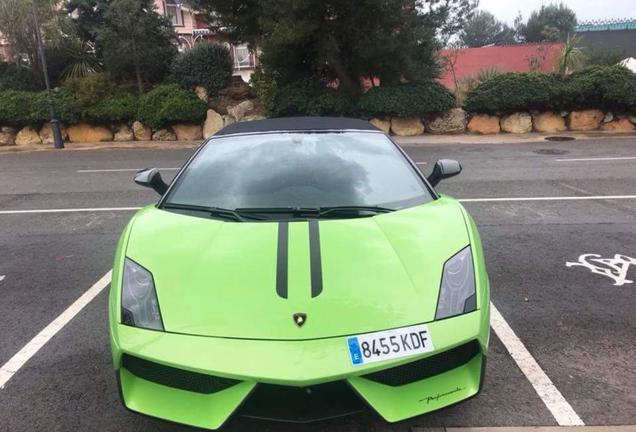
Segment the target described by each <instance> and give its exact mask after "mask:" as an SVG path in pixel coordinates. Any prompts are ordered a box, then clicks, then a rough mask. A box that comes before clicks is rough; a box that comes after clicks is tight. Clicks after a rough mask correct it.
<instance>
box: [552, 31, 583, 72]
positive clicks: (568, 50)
mask: <svg viewBox="0 0 636 432" xmlns="http://www.w3.org/2000/svg"><path fill="white" fill-rule="evenodd" d="M579 42H580V39H579V38H578V37H576V36H574V35H568V37H567V39H566V40H565V43H564V45H563V48H562V49H561V53H560V54H559V61H558V67H559V74H560V75H561V76H566V75H570V74H571V73H572V72H575V71H577V70H579V69H581V67H582V66H583V64H584V63H585V52H584V51H583V49H581V48H580V47H579V46H578V45H579Z"/></svg>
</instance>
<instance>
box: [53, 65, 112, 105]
mask: <svg viewBox="0 0 636 432" xmlns="http://www.w3.org/2000/svg"><path fill="white" fill-rule="evenodd" d="M64 87H65V88H67V89H68V90H69V91H70V92H71V93H73V94H74V95H75V100H76V102H77V105H78V106H80V107H86V106H89V105H93V104H96V103H97V102H99V101H100V100H101V99H103V98H104V97H106V96H107V95H110V94H112V93H113V92H114V91H115V88H116V84H115V82H114V81H113V80H112V79H111V77H110V75H109V74H107V73H94V74H90V75H87V76H84V77H78V78H69V79H67V80H66V81H64Z"/></svg>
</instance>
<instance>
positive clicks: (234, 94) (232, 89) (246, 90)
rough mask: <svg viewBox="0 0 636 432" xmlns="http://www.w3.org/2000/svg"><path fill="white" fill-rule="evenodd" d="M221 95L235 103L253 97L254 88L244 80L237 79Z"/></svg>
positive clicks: (220, 92)
mask: <svg viewBox="0 0 636 432" xmlns="http://www.w3.org/2000/svg"><path fill="white" fill-rule="evenodd" d="M219 95H220V96H225V97H227V98H229V99H233V100H235V101H236V100H243V99H247V98H249V97H250V96H252V88H251V87H250V85H249V84H248V83H246V82H245V81H243V79H242V78H240V77H237V79H234V80H232V83H231V84H230V85H229V86H228V87H226V88H224V89H222V90H221V91H219Z"/></svg>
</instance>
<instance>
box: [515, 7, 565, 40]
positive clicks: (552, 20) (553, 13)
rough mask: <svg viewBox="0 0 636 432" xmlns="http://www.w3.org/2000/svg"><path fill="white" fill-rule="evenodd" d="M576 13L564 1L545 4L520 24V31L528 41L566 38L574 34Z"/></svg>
mask: <svg viewBox="0 0 636 432" xmlns="http://www.w3.org/2000/svg"><path fill="white" fill-rule="evenodd" d="M575 27H576V14H575V13H574V11H573V10H572V9H570V8H569V7H567V6H566V5H564V4H563V3H559V4H558V5H557V4H554V3H551V4H549V5H547V6H546V5H543V6H541V8H540V9H539V10H538V11H534V12H532V14H531V15H530V18H528V22H527V23H526V24H521V25H520V26H519V33H520V34H521V36H522V37H523V39H524V40H525V41H526V42H542V41H550V42H553V41H559V40H561V41H562V40H565V39H566V38H567V36H568V35H569V34H574V28H575Z"/></svg>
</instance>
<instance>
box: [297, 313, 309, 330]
mask: <svg viewBox="0 0 636 432" xmlns="http://www.w3.org/2000/svg"><path fill="white" fill-rule="evenodd" d="M305 321H307V314H304V313H295V314H294V323H295V324H296V325H297V326H298V327H302V326H303V324H305Z"/></svg>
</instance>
